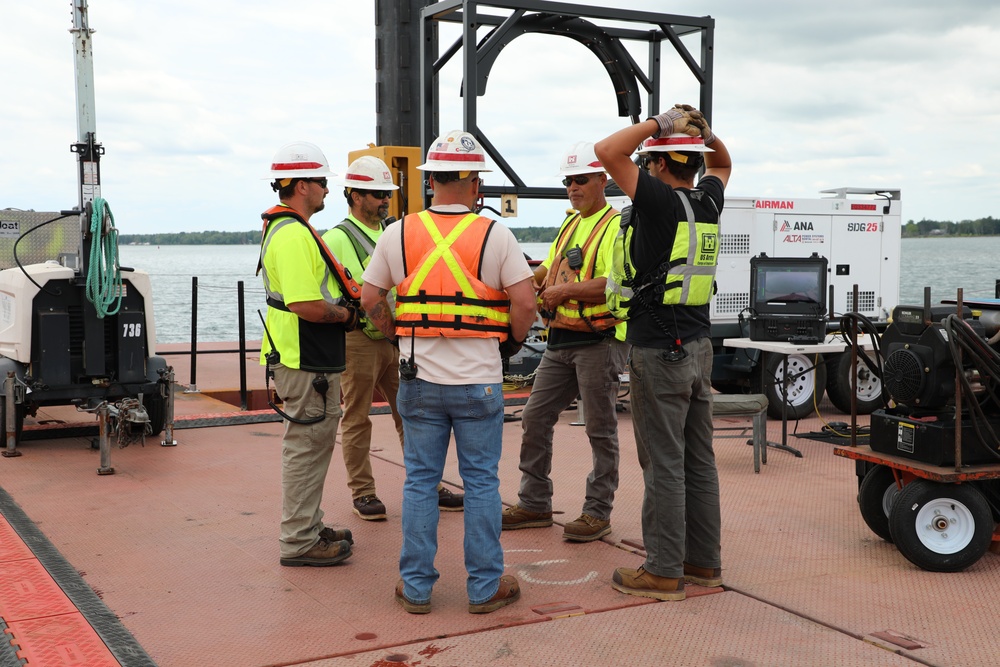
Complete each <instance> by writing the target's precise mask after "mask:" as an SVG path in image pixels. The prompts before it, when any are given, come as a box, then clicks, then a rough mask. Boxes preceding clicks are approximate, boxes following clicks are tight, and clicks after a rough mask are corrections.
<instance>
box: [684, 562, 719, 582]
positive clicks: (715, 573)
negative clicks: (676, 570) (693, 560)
mask: <svg viewBox="0 0 1000 667" xmlns="http://www.w3.org/2000/svg"><path fill="white" fill-rule="evenodd" d="M684 581H686V582H688V583H689V584H698V585H699V586H708V587H709V588H715V587H716V586H721V585H722V568H721V567H698V566H697V565H691V564H689V563H684Z"/></svg>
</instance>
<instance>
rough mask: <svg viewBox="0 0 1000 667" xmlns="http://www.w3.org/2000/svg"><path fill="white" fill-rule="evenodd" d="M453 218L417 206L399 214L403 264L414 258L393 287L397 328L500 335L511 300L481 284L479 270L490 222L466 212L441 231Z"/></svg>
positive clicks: (444, 333)
mask: <svg viewBox="0 0 1000 667" xmlns="http://www.w3.org/2000/svg"><path fill="white" fill-rule="evenodd" d="M456 218H457V216H448V215H442V214H432V213H431V212H429V211H421V212H420V213H416V214H411V215H408V216H406V218H404V219H403V222H402V224H403V230H402V241H403V264H404V266H406V267H409V266H410V260H408V258H419V259H418V260H417V265H416V268H415V269H413V270H410V269H409V268H407V271H408V274H407V276H406V278H405V279H404V280H403V282H402V283H401V284H400V285H399V287H398V288H397V290H396V332H397V334H399V335H413V336H449V337H466V338H491V337H493V338H499V339H500V340H504V339H505V338H506V337H507V330H508V325H509V322H510V301H509V299H508V297H507V293H506V292H504V291H502V290H497V289H494V288H492V287H490V286H488V285H486V284H485V283H483V282H482V280H481V272H480V261H481V258H482V254H483V252H484V249H485V246H486V240H487V237H488V235H489V231H490V227H491V225H492V224H493V221H492V220H489V219H488V218H483V217H481V216H478V215H476V214H475V213H469V214H467V215H465V216H463V217H462V218H461V219H458V220H457V222H455V224H454V227H452V229H451V231H449V232H448V233H447V235H444V234H442V232H441V227H445V228H447V226H448V225H449V224H450V223H452V222H453V221H455V219H456ZM470 267H474V268H475V272H473V271H472V270H471V269H470Z"/></svg>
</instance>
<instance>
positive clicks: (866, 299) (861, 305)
mask: <svg viewBox="0 0 1000 667" xmlns="http://www.w3.org/2000/svg"><path fill="white" fill-rule="evenodd" d="M844 303H845V304H847V308H846V310H849V311H850V310H853V311H854V312H856V313H870V312H872V311H874V310H875V292H873V291H868V292H858V306H857V307H856V308H852V306H853V305H854V291H853V290H852V291H850V292H847V294H846V296H845V297H844Z"/></svg>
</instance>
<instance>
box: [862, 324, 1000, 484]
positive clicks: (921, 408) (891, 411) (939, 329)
mask: <svg viewBox="0 0 1000 667" xmlns="http://www.w3.org/2000/svg"><path fill="white" fill-rule="evenodd" d="M994 333H995V332H994ZM987 336H988V332H987V330H986V327H984V325H983V323H982V322H981V321H980V320H979V319H978V318H977V317H975V316H974V314H973V311H972V309H971V308H969V307H967V306H965V307H963V309H962V314H961V316H959V315H958V313H957V309H956V307H955V306H950V305H939V306H930V305H926V306H923V307H921V306H896V308H895V309H894V310H893V320H892V323H891V324H890V325H889V327H888V328H887V329H886V331H885V333H884V334H883V335H882V340H881V350H882V356H883V378H882V381H883V386H884V388H885V390H886V391H887V393H888V395H889V397H890V398H891V399H892V401H893V403H894V404H895V407H892V408H888V409H885V410H876V411H875V412H873V413H872V419H871V447H872V449H873V450H874V451H878V452H881V453H885V454H895V455H898V456H903V457H905V458H910V459H914V460H918V461H923V462H925V463H930V464H933V465H942V466H944V465H953V464H954V463H955V436H956V429H957V424H958V420H957V419H956V410H957V407H956V406H957V403H958V401H957V400H956V397H957V396H958V395H959V394H961V399H962V400H961V405H962V413H961V415H960V416H961V418H962V419H961V423H962V429H961V439H962V451H963V455H962V463H964V464H973V463H996V462H1000V440H998V437H997V435H996V434H998V433H1000V400H998V398H1000V397H998V394H997V389H998V386H997V378H1000V374H998V371H1000V355H998V353H997V351H996V350H995V349H994V348H993V347H992V346H991V344H990V341H989V340H988V338H987ZM959 368H960V369H961V372H957V371H958V369H959Z"/></svg>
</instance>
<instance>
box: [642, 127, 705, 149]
mask: <svg viewBox="0 0 1000 667" xmlns="http://www.w3.org/2000/svg"><path fill="white" fill-rule="evenodd" d="M665 151H673V152H678V153H714V152H715V149H714V148H709V147H708V146H706V145H705V140H704V139H702V138H701V137H691V136H688V135H686V134H684V133H683V132H677V133H675V134H671V135H668V136H666V137H660V138H659V139H646V141H644V142H642V148H640V149H639V153H657V152H665Z"/></svg>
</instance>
